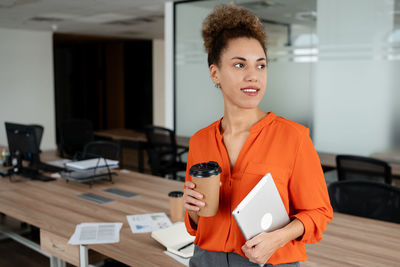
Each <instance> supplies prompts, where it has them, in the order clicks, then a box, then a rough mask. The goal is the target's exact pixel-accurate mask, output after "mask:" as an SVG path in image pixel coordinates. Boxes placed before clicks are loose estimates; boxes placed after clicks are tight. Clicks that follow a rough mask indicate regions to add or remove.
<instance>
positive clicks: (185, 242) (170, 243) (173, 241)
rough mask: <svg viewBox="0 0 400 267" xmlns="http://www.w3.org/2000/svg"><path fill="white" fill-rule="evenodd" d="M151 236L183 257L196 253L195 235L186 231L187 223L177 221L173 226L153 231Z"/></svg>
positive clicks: (168, 249)
mask: <svg viewBox="0 0 400 267" xmlns="http://www.w3.org/2000/svg"><path fill="white" fill-rule="evenodd" d="M151 237H152V238H154V239H155V240H157V241H158V242H160V244H161V245H163V246H164V247H166V248H167V251H169V252H171V253H174V254H176V255H178V256H181V257H183V258H189V257H192V256H193V253H194V244H193V241H194V239H195V237H194V236H191V235H189V234H188V232H187V231H186V227H185V223H183V222H177V223H175V224H174V225H172V226H171V227H168V228H165V229H160V230H157V231H154V232H152V233H151Z"/></svg>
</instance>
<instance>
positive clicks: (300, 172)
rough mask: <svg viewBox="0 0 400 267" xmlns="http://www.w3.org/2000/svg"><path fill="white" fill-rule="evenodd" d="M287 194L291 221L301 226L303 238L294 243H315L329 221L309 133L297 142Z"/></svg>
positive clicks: (327, 203)
mask: <svg viewBox="0 0 400 267" xmlns="http://www.w3.org/2000/svg"><path fill="white" fill-rule="evenodd" d="M289 194H290V198H291V201H292V205H293V208H294V212H293V215H292V216H291V217H292V218H297V219H298V220H300V221H301V222H302V223H303V225H304V234H303V235H302V236H301V237H300V238H299V239H298V240H299V241H303V242H305V243H315V242H318V241H320V240H321V239H322V232H323V231H325V229H326V227H327V223H328V222H329V221H331V220H332V218H333V210H332V206H331V204H330V200H329V195H328V190H327V187H326V182H325V178H324V173H323V171H322V167H321V162H320V160H319V157H318V154H317V151H316V150H315V148H314V146H313V144H312V141H311V138H310V137H309V130H308V129H307V130H306V131H305V133H304V135H303V137H302V140H301V142H300V145H299V148H298V151H297V155H296V158H295V161H294V165H293V171H292V174H291V177H290V181H289Z"/></svg>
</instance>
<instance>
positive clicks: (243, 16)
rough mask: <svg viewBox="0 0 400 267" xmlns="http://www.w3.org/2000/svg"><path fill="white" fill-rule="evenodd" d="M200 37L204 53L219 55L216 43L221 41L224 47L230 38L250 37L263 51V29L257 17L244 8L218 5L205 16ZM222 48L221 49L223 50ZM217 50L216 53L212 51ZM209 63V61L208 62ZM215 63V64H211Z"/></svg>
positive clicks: (264, 38) (264, 39)
mask: <svg viewBox="0 0 400 267" xmlns="http://www.w3.org/2000/svg"><path fill="white" fill-rule="evenodd" d="M202 36H203V41H204V47H205V50H206V52H207V53H208V54H209V59H210V54H214V52H217V53H218V59H219V53H220V52H221V51H218V50H221V48H218V46H221V44H220V45H218V41H221V40H220V39H221V38H222V39H224V40H222V44H223V45H222V46H223V47H224V46H225V45H226V43H227V41H228V40H229V39H230V38H235V37H250V38H255V39H257V40H258V41H259V42H260V44H261V45H262V46H263V49H264V51H265V50H266V49H265V41H266V35H265V32H264V27H263V25H262V24H261V22H260V20H259V19H258V17H256V16H255V15H254V14H252V13H251V12H250V11H248V10H247V9H245V8H241V7H237V6H233V5H220V6H217V7H216V8H215V9H214V11H213V12H212V13H211V14H209V15H208V16H207V18H206V19H205V20H204V22H203V28H202ZM223 47H222V48H223ZM214 50H217V51H214ZM209 61H210V60H209ZM212 63H215V62H211V64H212ZM209 65H210V62H209Z"/></svg>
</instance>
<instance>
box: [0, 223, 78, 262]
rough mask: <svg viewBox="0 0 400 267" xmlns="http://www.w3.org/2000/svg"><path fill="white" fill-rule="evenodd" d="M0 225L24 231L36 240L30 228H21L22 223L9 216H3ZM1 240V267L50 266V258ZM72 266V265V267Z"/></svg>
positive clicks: (10, 241)
mask: <svg viewBox="0 0 400 267" xmlns="http://www.w3.org/2000/svg"><path fill="white" fill-rule="evenodd" d="M0 224H1V225H4V226H7V227H11V228H12V229H15V230H18V231H24V232H26V234H24V236H25V237H26V238H29V239H35V238H34V237H33V236H32V234H31V233H30V231H29V228H28V226H24V227H21V223H20V222H19V221H17V220H14V219H12V218H10V217H7V216H1V219H0ZM0 236H1V235H0ZM2 237H3V236H1V239H0V266H2V267H14V266H25V267H36V266H37V267H41V266H50V261H49V258H47V257H46V256H43V255H42V254H40V253H37V252H36V251H34V250H32V249H30V248H28V247H26V246H24V245H22V244H20V243H18V242H15V241H14V240H12V239H9V238H2ZM70 266H71V265H70Z"/></svg>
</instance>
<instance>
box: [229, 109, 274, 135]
mask: <svg viewBox="0 0 400 267" xmlns="http://www.w3.org/2000/svg"><path fill="white" fill-rule="evenodd" d="M266 115H267V114H266V113H265V112H264V111H262V110H260V109H258V108H254V109H240V108H233V109H232V108H230V109H229V110H228V109H227V108H225V112H224V118H223V119H222V122H221V133H222V134H233V135H235V134H238V133H242V132H247V131H250V128H251V127H252V126H253V125H254V124H256V123H257V122H258V121H260V120H261V119H262V118H264V117H265V116H266Z"/></svg>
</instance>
